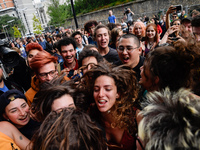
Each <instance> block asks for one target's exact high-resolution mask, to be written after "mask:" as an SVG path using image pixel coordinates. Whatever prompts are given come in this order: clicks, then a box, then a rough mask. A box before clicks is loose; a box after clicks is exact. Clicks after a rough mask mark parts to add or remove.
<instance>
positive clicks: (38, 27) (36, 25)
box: [32, 14, 44, 34]
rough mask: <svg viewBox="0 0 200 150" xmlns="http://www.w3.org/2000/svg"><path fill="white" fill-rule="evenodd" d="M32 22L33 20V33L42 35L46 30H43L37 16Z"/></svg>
mask: <svg viewBox="0 0 200 150" xmlns="http://www.w3.org/2000/svg"><path fill="white" fill-rule="evenodd" d="M32 20H33V33H35V34H41V33H42V31H43V30H44V29H43V28H42V25H41V23H40V21H39V19H38V18H37V17H36V16H35V14H34V15H33V19H32Z"/></svg>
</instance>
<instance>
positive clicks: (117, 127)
mask: <svg viewBox="0 0 200 150" xmlns="http://www.w3.org/2000/svg"><path fill="white" fill-rule="evenodd" d="M82 81H84V82H83V83H80V84H81V87H82V88H83V87H85V89H86V90H87V91H89V95H90V97H89V98H88V99H92V100H93V101H92V102H91V103H93V104H92V105H91V106H94V107H91V109H90V115H91V117H92V118H93V119H94V120H96V121H97V122H98V123H99V124H100V125H102V127H103V128H104V130H105V132H106V139H107V145H108V147H109V149H115V148H123V149H135V138H134V134H135V133H136V124H135V122H134V119H135V110H134V107H135V100H136V98H137V94H138V92H137V81H136V77H135V73H134V71H132V70H131V69H130V68H129V67H125V66H120V67H114V68H113V67H112V66H111V65H110V64H109V63H99V65H98V66H95V67H93V68H92V69H90V70H89V71H88V72H86V74H85V75H84V77H83V80H82Z"/></svg>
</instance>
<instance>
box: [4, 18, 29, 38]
mask: <svg viewBox="0 0 200 150" xmlns="http://www.w3.org/2000/svg"><path fill="white" fill-rule="evenodd" d="M11 20H12V21H11ZM9 21H11V22H9ZM2 25H4V26H5V25H7V26H6V27H5V30H7V31H8V34H9V35H10V36H11V37H14V32H13V28H12V27H13V26H17V27H18V28H20V30H21V31H23V32H24V33H25V31H26V29H25V27H24V25H23V23H22V21H21V20H20V19H18V18H16V17H12V16H9V15H4V16H0V31H1V32H4V31H3V27H2Z"/></svg>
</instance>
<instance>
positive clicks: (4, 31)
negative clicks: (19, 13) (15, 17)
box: [2, 24, 8, 40]
mask: <svg viewBox="0 0 200 150" xmlns="http://www.w3.org/2000/svg"><path fill="white" fill-rule="evenodd" d="M7 26H8V25H7V24H6V25H2V27H3V31H4V34H5V36H6V40H8V34H7V32H6V30H5V27H7Z"/></svg>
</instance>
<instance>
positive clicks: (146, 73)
mask: <svg viewBox="0 0 200 150" xmlns="http://www.w3.org/2000/svg"><path fill="white" fill-rule="evenodd" d="M140 75H141V78H140V81H139V84H140V85H142V87H143V88H144V89H146V90H147V91H153V90H157V88H158V85H157V84H158V81H156V79H157V78H158V77H154V79H152V75H151V72H150V67H149V64H147V62H146V61H145V62H144V65H143V66H142V67H140ZM156 83H157V84H156Z"/></svg>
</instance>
